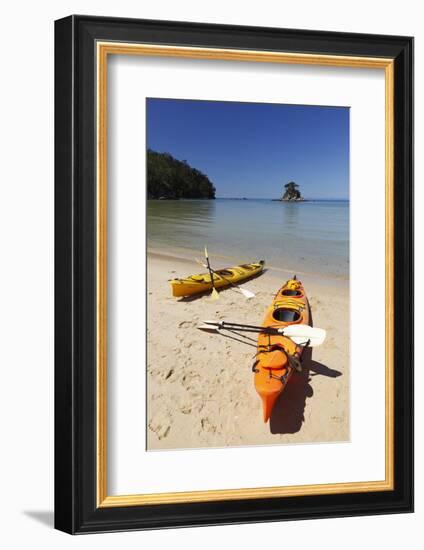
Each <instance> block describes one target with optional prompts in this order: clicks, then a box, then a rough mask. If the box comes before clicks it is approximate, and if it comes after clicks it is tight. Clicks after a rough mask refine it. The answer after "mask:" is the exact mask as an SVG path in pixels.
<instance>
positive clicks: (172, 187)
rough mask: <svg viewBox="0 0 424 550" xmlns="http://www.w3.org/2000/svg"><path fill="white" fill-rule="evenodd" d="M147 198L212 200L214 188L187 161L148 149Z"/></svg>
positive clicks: (203, 175)
mask: <svg viewBox="0 0 424 550" xmlns="http://www.w3.org/2000/svg"><path fill="white" fill-rule="evenodd" d="M147 198H148V199H214V198H215V187H214V185H213V183H212V182H211V181H210V180H209V178H208V177H207V176H206V175H205V174H203V173H202V172H201V171H200V170H197V168H193V167H192V166H190V165H189V164H188V163H187V161H185V160H182V161H181V160H177V159H176V158H174V157H173V156H172V155H170V154H169V153H158V152H156V151H153V150H151V149H148V151H147Z"/></svg>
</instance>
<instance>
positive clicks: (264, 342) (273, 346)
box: [253, 279, 310, 422]
mask: <svg viewBox="0 0 424 550" xmlns="http://www.w3.org/2000/svg"><path fill="white" fill-rule="evenodd" d="M309 323H310V311H309V302H308V299H307V297H306V294H305V290H304V288H303V286H302V283H301V282H300V281H298V280H296V279H291V280H289V281H287V282H286V283H285V284H284V285H283V286H282V287H281V289H280V290H279V291H278V292H277V294H276V296H275V298H274V300H273V302H272V303H271V305H270V306H269V307H268V308H267V310H266V313H265V318H264V321H263V323H262V326H263V327H273V328H283V327H286V326H288V325H293V324H305V325H308V324H309ZM302 351H303V347H302V346H300V345H297V344H295V343H294V342H293V340H291V339H290V338H288V337H286V336H283V335H270V334H266V333H260V334H259V336H258V344H257V354H256V360H255V363H254V365H253V371H254V384H255V389H256V391H257V393H258V394H259V396H260V398H261V400H262V409H263V419H264V422H267V421H268V419H269V418H270V416H271V412H272V409H273V407H274V405H275V402H276V401H277V399H278V397H279V395H280V394H281V393H282V392H283V390H284V388H285V387H286V386H287V383H288V381H289V380H290V378H291V376H292V374H293V371H294V370H295V369H294V368H293V366H292V364H293V363H291V362H290V357H289V356H294V357H295V358H296V357H297V358H300V357H301V355H302Z"/></svg>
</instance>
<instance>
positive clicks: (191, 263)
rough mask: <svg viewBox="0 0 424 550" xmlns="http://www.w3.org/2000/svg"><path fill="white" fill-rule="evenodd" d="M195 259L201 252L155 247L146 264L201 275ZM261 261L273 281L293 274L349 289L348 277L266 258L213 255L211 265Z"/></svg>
mask: <svg viewBox="0 0 424 550" xmlns="http://www.w3.org/2000/svg"><path fill="white" fill-rule="evenodd" d="M195 258H202V251H199V250H191V249H175V248H174V249H173V250H172V251H170V250H168V249H166V248H155V247H148V248H147V262H149V260H163V261H174V262H176V263H178V264H186V265H187V268H188V269H189V271H188V272H187V273H185V274H184V273H180V274H179V275H178V276H179V277H185V276H187V275H189V274H194V273H202V272H203V271H204V268H202V267H201V266H199V265H198V264H197V262H196V260H195ZM261 259H264V260H265V269H264V273H265V272H267V273H269V274H270V275H271V276H272V277H274V278H275V279H277V278H278V279H281V278H284V277H286V278H290V277H292V276H293V275H294V274H296V275H298V276H299V277H303V278H304V279H305V280H307V279H308V280H309V279H311V280H313V281H315V283H316V284H320V285H322V286H328V285H330V284H335V285H337V286H346V288H349V277H344V276H342V275H332V276H328V275H327V274H325V273H318V272H306V271H303V270H296V269H295V268H289V267H287V268H282V267H277V266H274V265H270V264H268V263H267V261H266V258H249V259H247V260H246V259H245V260H244V261H243V260H241V259H237V258H235V257H232V256H227V255H224V254H215V253H214V254H213V259H212V260H211V263H212V262H214V261H215V262H214V263H215V265H214V266H213V268H214V269H223V268H225V267H232V266H236V265H240V264H242V263H246V261H249V262H250V261H251V262H253V261H259V260H261ZM280 286H281V285H280ZM277 290H278V289H277Z"/></svg>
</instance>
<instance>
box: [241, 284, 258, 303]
mask: <svg viewBox="0 0 424 550" xmlns="http://www.w3.org/2000/svg"><path fill="white" fill-rule="evenodd" d="M238 288H239V290H240V292H241V293H242V294H243V296H244V297H245V298H247V299H248V300H249V299H250V298H254V297H255V294H253V292H252V291H251V290H247V288H243V287H241V286H239V287H238Z"/></svg>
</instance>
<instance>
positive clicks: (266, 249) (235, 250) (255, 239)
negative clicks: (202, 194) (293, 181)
mask: <svg viewBox="0 0 424 550" xmlns="http://www.w3.org/2000/svg"><path fill="white" fill-rule="evenodd" d="M147 235H148V246H149V248H151V249H156V250H163V251H168V252H169V253H172V254H174V255H176V254H178V253H180V254H183V255H184V256H186V255H192V252H193V251H196V255H197V256H201V253H202V250H203V247H204V246H205V244H206V245H207V246H208V249H209V254H210V256H211V257H213V258H216V261H215V265H217V264H218V263H219V264H220V267H223V266H224V264H226V262H225V261H224V260H225V259H226V258H228V259H232V260H234V261H235V262H237V263H239V262H247V261H253V260H259V259H264V260H265V261H266V262H267V264H268V266H272V267H276V268H280V269H284V270H289V271H293V272H298V273H299V274H301V273H311V274H313V273H314V274H320V275H324V276H326V277H328V276H330V277H337V278H348V274H349V202H348V201H311V202H303V203H295V204H293V203H282V202H272V201H271V200H269V199H249V200H231V199H216V200H211V201H208V200H190V201H188V200H187V201H185V200H180V201H147ZM218 258H219V262H218Z"/></svg>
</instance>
